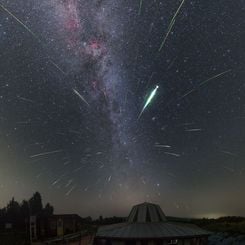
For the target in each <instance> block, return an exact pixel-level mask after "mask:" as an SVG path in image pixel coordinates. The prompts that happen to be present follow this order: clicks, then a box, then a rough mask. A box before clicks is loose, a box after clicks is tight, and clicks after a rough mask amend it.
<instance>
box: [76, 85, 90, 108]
mask: <svg viewBox="0 0 245 245" xmlns="http://www.w3.org/2000/svg"><path fill="white" fill-rule="evenodd" d="M73 92H74V93H75V94H76V95H77V96H78V97H79V98H80V99H81V100H82V101H83V102H84V103H85V104H86V105H87V106H90V105H89V103H88V102H87V101H86V100H85V99H84V97H83V96H82V95H81V94H80V93H79V92H78V91H77V90H76V89H73Z"/></svg>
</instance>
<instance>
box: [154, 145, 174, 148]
mask: <svg viewBox="0 0 245 245" xmlns="http://www.w3.org/2000/svg"><path fill="white" fill-rule="evenodd" d="M155 147H158V148H171V146H170V145H155Z"/></svg>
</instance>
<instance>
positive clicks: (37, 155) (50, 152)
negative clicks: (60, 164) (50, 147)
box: [30, 150, 62, 158]
mask: <svg viewBox="0 0 245 245" xmlns="http://www.w3.org/2000/svg"><path fill="white" fill-rule="evenodd" d="M59 152H62V150H56V151H48V152H43V153H39V154H36V155H32V156H30V158H35V157H40V156H47V155H51V154H54V153H59Z"/></svg>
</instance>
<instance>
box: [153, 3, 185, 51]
mask: <svg viewBox="0 0 245 245" xmlns="http://www.w3.org/2000/svg"><path fill="white" fill-rule="evenodd" d="M184 2H185V0H182V2H181V4H180V6H179V7H178V9H177V11H176V12H175V14H174V16H173V18H172V19H171V21H170V24H169V26H168V31H167V34H166V36H165V38H164V39H163V41H162V43H161V45H160V48H159V50H158V51H159V52H160V51H161V50H162V48H163V46H164V44H165V42H166V40H167V39H168V36H169V34H170V32H171V30H172V28H173V26H174V24H175V19H176V17H177V15H178V13H179V11H180V10H181V8H182V6H183V4H184Z"/></svg>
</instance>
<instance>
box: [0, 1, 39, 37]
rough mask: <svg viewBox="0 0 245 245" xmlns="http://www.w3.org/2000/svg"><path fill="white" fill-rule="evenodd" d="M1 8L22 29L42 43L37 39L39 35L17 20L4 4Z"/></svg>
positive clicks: (0, 5)
mask: <svg viewBox="0 0 245 245" xmlns="http://www.w3.org/2000/svg"><path fill="white" fill-rule="evenodd" d="M0 8H1V9H2V10H3V11H5V12H6V13H7V14H9V15H10V16H11V17H12V18H14V19H15V20H16V21H17V22H18V23H19V24H20V25H22V27H24V28H25V29H26V31H28V32H29V33H30V34H31V35H32V36H33V37H34V38H35V39H37V40H38V41H40V39H39V38H38V37H37V35H36V34H35V33H34V32H33V31H32V30H31V29H30V28H29V27H28V26H27V25H25V24H24V23H23V22H22V21H21V20H20V19H19V18H17V17H16V16H15V15H14V14H13V13H11V12H10V11H9V10H8V9H7V8H5V7H4V6H3V5H2V4H0Z"/></svg>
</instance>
